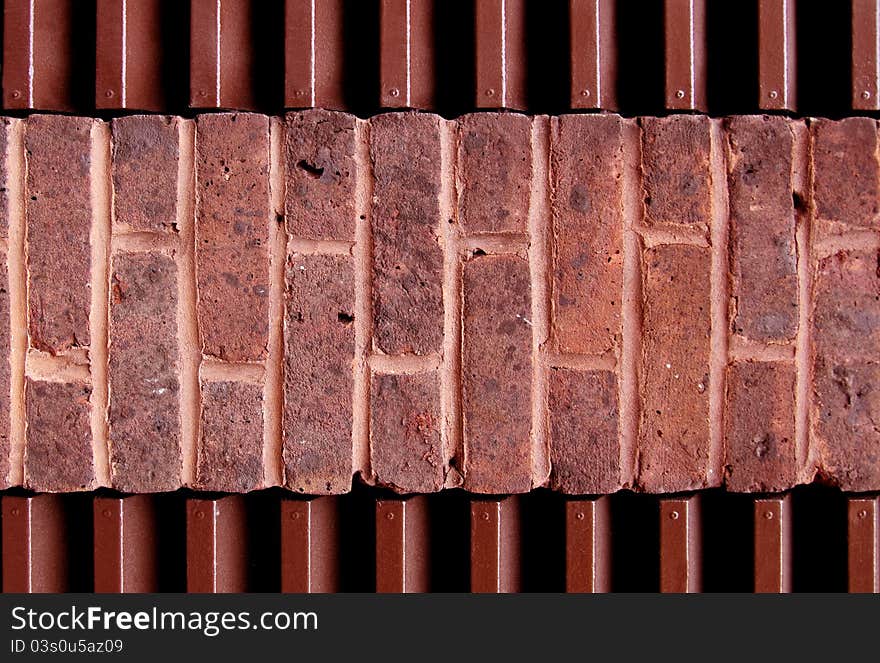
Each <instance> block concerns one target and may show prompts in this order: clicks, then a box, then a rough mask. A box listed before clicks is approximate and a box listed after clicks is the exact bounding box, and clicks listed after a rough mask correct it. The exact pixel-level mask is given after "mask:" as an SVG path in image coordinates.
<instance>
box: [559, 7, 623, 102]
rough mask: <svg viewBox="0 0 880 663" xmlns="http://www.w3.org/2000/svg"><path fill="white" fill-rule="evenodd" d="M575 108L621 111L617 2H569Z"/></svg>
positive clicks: (572, 89) (572, 83) (572, 90)
mask: <svg viewBox="0 0 880 663" xmlns="http://www.w3.org/2000/svg"><path fill="white" fill-rule="evenodd" d="M568 20H569V33H570V40H569V43H570V47H571V107H572V108H576V109H583V110H616V109H617V89H616V85H617V53H616V48H615V36H614V29H615V2H614V0H569V3H568Z"/></svg>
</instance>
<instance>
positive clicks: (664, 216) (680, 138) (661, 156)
mask: <svg viewBox="0 0 880 663" xmlns="http://www.w3.org/2000/svg"><path fill="white" fill-rule="evenodd" d="M641 125H642V171H643V173H644V179H643V183H644V190H645V191H644V193H645V225H646V226H655V227H664V226H666V227H672V228H676V227H682V228H688V229H691V230H696V231H700V232H702V233H703V234H705V235H708V232H709V222H710V217H711V213H712V209H711V200H710V195H711V186H712V182H711V178H710V174H709V158H710V157H709V152H710V144H711V140H710V134H711V120H710V119H709V118H708V117H706V116H705V115H673V116H671V117H664V118H656V117H646V118H643V119H642V121H641Z"/></svg>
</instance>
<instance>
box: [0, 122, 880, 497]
mask: <svg viewBox="0 0 880 663" xmlns="http://www.w3.org/2000/svg"><path fill="white" fill-rule="evenodd" d="M3 127H4V129H5V130H4V131H3V132H0V141H5V143H4V147H5V150H4V151H3V154H5V158H3V159H0V180H2V186H0V207H2V210H0V235H2V239H3V241H2V242H0V252H2V253H3V254H4V258H5V262H3V265H2V266H3V269H0V355H3V356H4V357H5V358H6V361H3V362H0V394H2V395H3V396H2V398H0V456H2V457H0V473H2V475H3V477H5V478H4V479H3V481H7V480H9V479H12V481H11V483H13V484H14V485H16V486H24V487H27V488H30V489H34V490H45V491H73V490H86V489H92V488H95V487H99V486H100V487H107V488H114V489H118V490H121V491H125V492H152V491H172V490H177V489H179V488H181V487H188V488H193V489H197V490H208V491H229V492H242V491H250V490H255V489H260V488H263V487H269V486H276V485H281V486H283V487H285V488H287V489H289V490H291V491H295V492H298V493H303V494H314V495H321V494H339V493H345V492H347V491H349V490H351V487H352V482H353V480H355V479H354V478H355V477H358V478H357V480H359V481H364V482H366V483H370V484H374V485H378V486H382V487H385V488H388V489H391V490H394V491H397V492H400V493H413V492H416V493H420V492H433V491H439V490H441V489H443V488H444V487H449V486H459V485H460V486H462V487H463V488H464V489H465V490H468V491H471V492H474V493H480V494H507V493H516V492H525V491H528V490H530V489H532V488H534V487H537V486H549V487H550V488H552V489H554V490H557V491H559V492H562V493H566V494H571V495H591V494H603V493H608V492H614V491H616V490H618V489H620V488H629V489H633V490H637V491H645V492H659V493H663V492H679V491H687V490H695V489H699V488H703V487H708V486H718V485H722V486H724V487H726V488H727V489H729V490H733V491H741V492H767V491H778V490H784V489H787V488H789V487H791V486H793V485H796V484H798V483H805V482H810V481H813V480H814V479H817V478H818V480H820V481H822V482H825V483H830V484H834V485H838V486H840V487H841V488H843V489H845V490H852V491H864V492H870V491H876V490H880V455H878V453H877V452H876V450H877V449H878V448H880V439H878V432H877V431H878V428H877V425H876V423H875V422H877V421H880V402H878V398H877V396H876V395H875V393H876V389H875V387H874V385H875V384H876V383H877V381H878V378H880V375H878V367H880V363H878V360H877V357H878V356H880V353H878V345H880V294H878V293H880V282H878V280H880V276H878V273H880V271H878V270H880V267H878V265H880V255H878V246H880V237H878V236H877V232H878V229H877V226H876V216H877V211H876V210H877V196H878V193H880V192H878V184H877V182H878V170H877V165H878V164H877V157H876V152H877V137H876V133H877V130H876V129H877V127H876V123H875V121H874V120H870V119H864V118H855V119H847V120H843V121H832V120H815V121H814V120H811V121H809V122H806V121H802V120H792V119H790V118H786V117H783V116H774V117H762V116H743V117H736V118H727V119H723V118H722V119H709V118H705V117H701V116H691V115H688V116H670V117H665V118H635V119H624V118H621V117H618V116H615V115H610V114H608V115H568V116H560V117H555V118H546V117H543V116H537V117H528V116H525V115H518V114H515V113H480V114H474V115H467V116H464V117H462V118H459V119H458V120H445V119H443V118H440V117H438V116H436V115H430V114H424V113H411V112H404V113H388V114H382V115H378V116H376V117H373V118H371V119H369V120H360V119H357V118H355V117H354V116H352V115H349V114H345V113H337V112H329V111H318V110H314V111H305V112H296V113H289V114H287V115H286V116H285V117H284V118H283V121H279V120H273V119H272V118H268V117H266V116H263V115H257V114H246V113H239V114H232V113H218V114H213V115H201V116H198V117H197V118H196V119H185V118H177V117H171V118H169V117H158V116H151V117H141V116H131V117H125V118H120V119H116V120H113V121H112V122H110V123H107V122H104V121H102V120H96V119H89V118H77V117H68V116H51V117H50V116H41V115H34V116H30V117H28V118H26V119H15V120H12V119H7V120H4V124H3ZM275 132H277V133H275ZM273 140H275V141H276V142H274V143H273V142H272V141H273ZM193 141H194V142H193ZM273 146H274V148H275V149H272V148H273ZM278 148H280V149H278ZM22 188H23V190H22ZM18 196H21V197H20V199H19V198H18ZM282 199H283V200H282ZM20 203H23V205H22V204H20ZM725 205H727V208H726V209H725ZM725 224H726V225H725ZM93 261H94V264H93ZM25 321H26V322H25ZM19 327H20V328H19ZM22 385H23V386H22ZM22 405H23V406H24V411H23V413H20V412H19V408H20V407H21V406H22ZM13 414H14V415H15V416H12V415H13ZM22 414H23V417H22V416H19V415H22ZM22 418H23V419H24V421H22ZM19 444H23V446H24V448H23V449H20V448H18V446H17V445H19ZM22 451H23V453H22ZM0 485H4V486H5V483H2V484H0Z"/></svg>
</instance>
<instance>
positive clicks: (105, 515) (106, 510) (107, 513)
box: [103, 509, 110, 518]
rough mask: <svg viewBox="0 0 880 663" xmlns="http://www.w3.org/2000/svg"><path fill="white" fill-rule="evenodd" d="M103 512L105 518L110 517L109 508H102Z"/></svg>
mask: <svg viewBox="0 0 880 663" xmlns="http://www.w3.org/2000/svg"><path fill="white" fill-rule="evenodd" d="M103 514H104V517H105V518H109V517H110V509H104V511H103Z"/></svg>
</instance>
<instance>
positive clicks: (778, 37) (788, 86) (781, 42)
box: [758, 0, 796, 111]
mask: <svg viewBox="0 0 880 663" xmlns="http://www.w3.org/2000/svg"><path fill="white" fill-rule="evenodd" d="M795 72H796V69H795V2H794V0H758V86H759V99H758V107H759V108H761V109H763V110H776V111H794V110H795V105H796V99H795V83H796V81H795Z"/></svg>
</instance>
